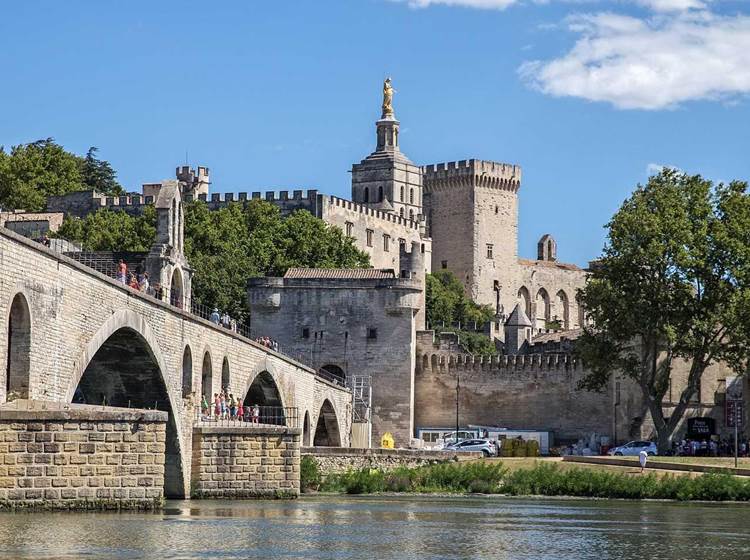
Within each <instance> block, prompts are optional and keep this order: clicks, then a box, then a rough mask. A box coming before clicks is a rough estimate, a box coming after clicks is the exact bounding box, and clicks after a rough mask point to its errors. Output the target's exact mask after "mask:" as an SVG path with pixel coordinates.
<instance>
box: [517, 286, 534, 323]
mask: <svg viewBox="0 0 750 560" xmlns="http://www.w3.org/2000/svg"><path fill="white" fill-rule="evenodd" d="M518 303H519V304H521V309H523V311H524V313H526V317H531V295H530V294H529V290H528V288H526V286H521V288H519V290H518Z"/></svg>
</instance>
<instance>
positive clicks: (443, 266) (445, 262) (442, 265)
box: [440, 261, 448, 268]
mask: <svg viewBox="0 0 750 560" xmlns="http://www.w3.org/2000/svg"><path fill="white" fill-rule="evenodd" d="M440 267H441V268H448V261H441V262H440Z"/></svg>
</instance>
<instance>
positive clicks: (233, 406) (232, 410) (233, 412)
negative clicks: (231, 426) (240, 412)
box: [229, 393, 237, 420]
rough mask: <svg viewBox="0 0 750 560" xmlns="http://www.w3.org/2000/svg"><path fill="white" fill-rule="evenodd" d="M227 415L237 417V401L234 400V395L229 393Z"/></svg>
mask: <svg viewBox="0 0 750 560" xmlns="http://www.w3.org/2000/svg"><path fill="white" fill-rule="evenodd" d="M229 415H230V417H231V418H232V420H234V419H235V418H237V401H236V400H234V395H233V394H232V393H229Z"/></svg>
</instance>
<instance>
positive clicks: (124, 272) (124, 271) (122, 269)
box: [117, 259, 128, 284]
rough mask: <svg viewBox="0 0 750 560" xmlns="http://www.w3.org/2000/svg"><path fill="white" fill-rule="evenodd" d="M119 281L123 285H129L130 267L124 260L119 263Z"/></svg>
mask: <svg viewBox="0 0 750 560" xmlns="http://www.w3.org/2000/svg"><path fill="white" fill-rule="evenodd" d="M117 279H118V280H119V281H120V282H122V283H123V284H127V283H128V265H126V264H125V261H123V260H122V259H120V262H119V263H117Z"/></svg>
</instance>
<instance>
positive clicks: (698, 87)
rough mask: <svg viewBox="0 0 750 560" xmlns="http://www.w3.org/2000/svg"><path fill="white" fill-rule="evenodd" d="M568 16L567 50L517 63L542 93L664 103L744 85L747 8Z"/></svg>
mask: <svg viewBox="0 0 750 560" xmlns="http://www.w3.org/2000/svg"><path fill="white" fill-rule="evenodd" d="M652 1H654V0H652ZM657 1H659V0H657ZM661 1H667V0H661ZM669 1H671V2H674V3H676V2H677V0H669ZM687 1H688V0H682V3H683V4H684V3H686V2H687ZM567 22H568V28H569V30H570V31H572V32H573V33H576V34H578V35H579V38H578V40H577V41H576V43H575V45H574V46H573V47H572V49H571V50H570V51H569V52H568V53H566V54H565V55H563V56H561V57H559V58H555V59H552V60H547V61H539V60H537V61H531V62H526V63H524V64H523V65H522V66H521V68H520V69H519V73H520V75H521V77H522V78H523V79H524V80H525V81H526V83H527V84H529V85H531V86H532V87H534V88H536V89H538V90H540V91H542V92H544V93H546V94H549V95H553V96H558V97H562V96H571V97H580V98H583V99H588V100H591V101H603V102H608V103H611V104H613V105H614V106H616V107H618V108H621V109H664V108H673V107H676V106H678V105H679V104H680V103H683V102H686V101H691V100H706V99H708V100H715V99H725V100H726V99H729V100H732V99H736V98H737V97H738V96H741V95H744V94H747V93H750V60H749V59H748V53H749V52H750V17H748V16H745V15H736V16H719V15H716V14H712V13H710V12H707V11H689V12H682V13H679V14H670V15H669V16H655V17H652V18H649V19H641V18H636V17H631V16H624V15H617V14H612V13H597V14H589V15H579V16H575V17H571V18H569V19H568V20H567Z"/></svg>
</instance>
